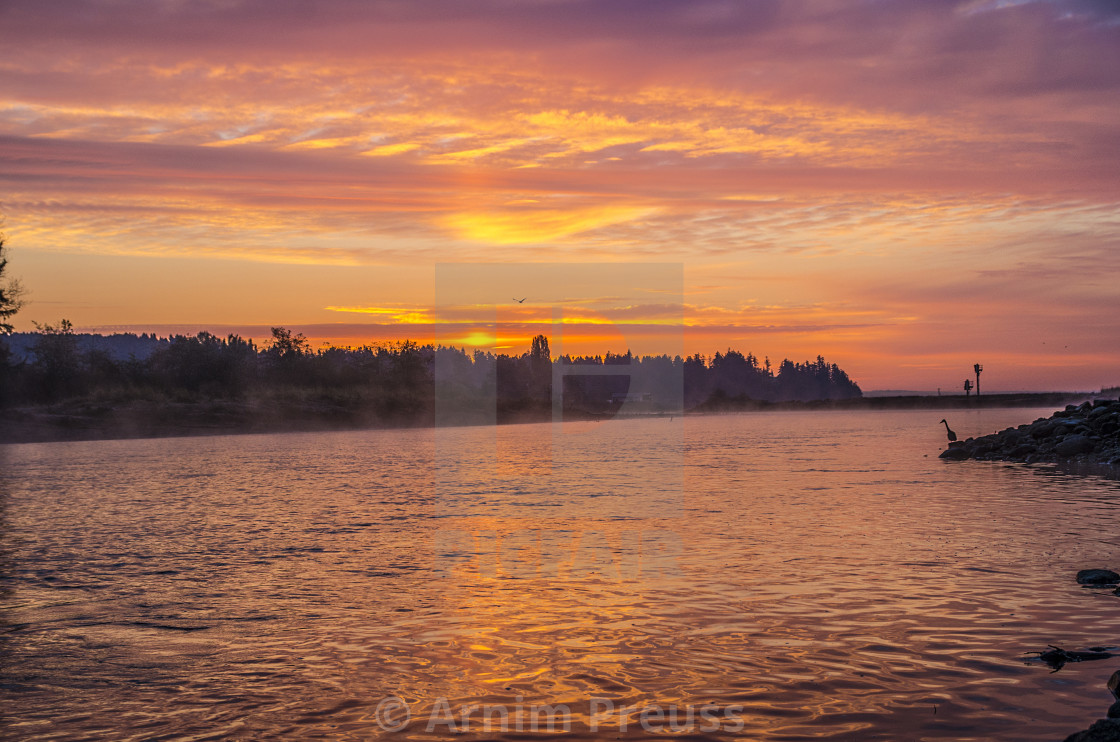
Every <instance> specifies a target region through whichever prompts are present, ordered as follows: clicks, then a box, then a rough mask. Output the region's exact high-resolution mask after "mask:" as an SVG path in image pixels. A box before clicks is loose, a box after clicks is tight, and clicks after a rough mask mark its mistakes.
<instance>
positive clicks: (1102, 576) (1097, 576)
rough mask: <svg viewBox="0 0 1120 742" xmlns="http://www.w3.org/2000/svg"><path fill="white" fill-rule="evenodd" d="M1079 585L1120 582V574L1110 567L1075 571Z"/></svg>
mask: <svg viewBox="0 0 1120 742" xmlns="http://www.w3.org/2000/svg"><path fill="white" fill-rule="evenodd" d="M1077 582H1078V584H1079V585H1115V584H1116V583H1118V582H1120V575H1118V574H1116V573H1115V572H1113V571H1112V570H1111V569H1083V570H1081V571H1080V572H1078V573H1077Z"/></svg>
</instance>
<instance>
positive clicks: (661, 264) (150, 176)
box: [0, 0, 1120, 391]
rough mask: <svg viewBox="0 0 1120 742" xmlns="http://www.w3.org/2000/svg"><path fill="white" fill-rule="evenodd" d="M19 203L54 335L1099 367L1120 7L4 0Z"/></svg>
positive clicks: (1108, 297)
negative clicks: (295, 337) (559, 344)
mask: <svg viewBox="0 0 1120 742" xmlns="http://www.w3.org/2000/svg"><path fill="white" fill-rule="evenodd" d="M0 217H2V218H3V233H4V235H5V238H6V243H7V246H8V248H9V251H10V264H9V267H8V270H9V272H10V273H11V274H12V275H13V276H16V277H19V278H20V279H21V280H22V283H23V284H24V286H25V287H26V289H27V291H28V295H27V298H28V303H27V305H26V307H25V308H24V310H23V311H22V312H21V313H20V314H19V315H17V317H16V327H17V329H21V330H30V329H33V324H32V323H33V322H39V323H55V322H57V321H58V320H59V319H62V318H66V319H69V320H70V321H71V322H73V323H74V325H75V326H76V327H77V328H79V329H85V330H91V331H100V332H110V331H137V332H145V331H154V332H159V333H160V334H167V333H169V332H192V333H193V332H197V331H199V330H204V329H205V330H210V331H214V332H218V333H221V334H224V333H226V332H237V333H239V334H242V335H247V336H253V337H263V336H265V335H267V334H268V328H269V327H270V326H276V325H283V326H285V327H289V328H293V329H296V330H299V331H302V332H304V333H305V334H306V335H308V337H310V338H311V339H312V341H313V344H315V345H321V344H323V343H342V344H361V343H370V342H389V341H393V340H400V339H403V338H406V337H408V338H412V339H417V340H421V341H430V340H432V339H435V340H438V341H440V342H445V343H451V344H456V345H474V346H478V347H489V348H495V349H499V350H502V351H503V352H524V351H526V350H528V344H529V338H530V337H532V336H533V335H535V334H537V332H544V333H545V334H549V335H551V334H552V332H553V331H560V330H561V329H562V330H563V332H564V344H563V348H564V350H565V352H604V351H605V350H607V349H608V348H609V349H612V350H615V351H624V350H626V348H627V347H629V348H630V349H631V350H633V351H634V352H640V353H660V352H670V353H676V352H684V353H690V354H691V353H696V352H699V353H702V354H704V355H711V354H713V353H715V352H716V351H722V350H726V349H727V348H729V347H730V348H735V349H738V350H741V351H742V352H744V353H746V352H752V353H754V354H755V355H756V356H758V357H759V358H762V357H769V358H771V359H772V360H773V361H774V362H775V363H776V362H777V361H778V360H780V359H782V358H790V359H792V360H795V361H803V360H806V359H812V358H815V357H816V356H817V355H818V354H820V355H824V356H825V358H826V359H827V360H829V361H830V362H835V363H837V364H838V365H839V366H840V367H841V368H843V369H845V370H846V371H847V372H848V373H849V375H850V376H851V377H852V378H853V379H855V380H856V381H857V382H858V383H859V384H860V385H861V386H862V387H863V388H864V389H868V390H870V389H924V390H932V389H936V388H942V389H944V390H946V391H949V390H959V389H960V388H961V385H962V383H963V380H964V379H965V378H967V377H970V376H971V375H972V367H973V364H974V363H982V364H983V365H984V374H983V381H982V383H983V385H984V386H985V388H986V389H990V390H992V391H995V390H1020V389H1032V390H1051V389H1061V390H1094V389H1100V388H1101V387H1102V386H1108V385H1115V384H1120V311H1118V309H1120V290H1118V288H1117V287H1118V286H1120V249H1118V248H1120V4H1117V3H1116V2H1112V1H1106V0H1096V1H1094V0H1054V1H1047V0H1034V1H1031V0H1019V1H1015V0H984V1H981V2H977V1H975V0H967V1H961V2H956V1H948V0H929V1H927V2H896V1H892V0H862V1H851V2H839V1H834V0H782V1H781V2H778V1H776V0H756V1H754V2H728V1H725V0H694V1H692V2H685V1H683V0H611V1H610V2H604V1H596V2H591V1H589V0H516V1H515V0H477V1H475V2H455V1H452V0H438V1H437V0H387V1H381V0H370V1H365V2H359V1H358V0H317V1H316V2H313V3H305V2H296V1H295V0H192V1H187V0H52V2H50V3H44V2H39V1H38V0H29V1H23V0H0ZM477 264H487V265H491V266H494V267H495V270H494V271H492V272H491V273H490V274H487V271H486V270H480V269H479V266H478V265H477ZM616 264H624V265H623V266H619V265H616ZM457 266H461V272H460V273H459V274H457V273H456V271H457V270H460V268H459V267H457ZM499 267H500V268H499ZM511 271H512V272H511ZM456 275H461V276H462V283H463V284H465V283H466V282H467V281H468V279H469V280H470V281H471V282H472V284H471V285H472V286H473V287H475V288H476V289H479V290H471V291H466V292H463V291H458V290H456V288H455V287H456V285H457V279H456ZM488 275H489V278H487V276H488ZM595 276H602V277H609V279H610V280H606V279H605V278H604V279H603V280H598V279H595V278H594V277H595ZM666 276H668V277H669V279H666ZM674 276H675V278H673V277H674ZM468 299H469V300H468ZM520 299H524V300H525V301H524V302H521V303H518V302H517V301H516V300H520ZM479 323H481V324H479ZM623 344H624V345H625V346H626V347H622V345H623Z"/></svg>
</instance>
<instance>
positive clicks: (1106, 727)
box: [1065, 719, 1120, 742]
mask: <svg viewBox="0 0 1120 742" xmlns="http://www.w3.org/2000/svg"><path fill="white" fill-rule="evenodd" d="M1065 742H1120V719H1101V720H1100V721H1097V722H1094V723H1093V726H1091V727H1089V728H1088V729H1086V730H1085V731H1084V732H1077V733H1075V734H1071V735H1069V736H1068V737H1066V739H1065Z"/></svg>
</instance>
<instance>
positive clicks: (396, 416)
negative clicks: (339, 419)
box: [0, 320, 861, 422]
mask: <svg viewBox="0 0 1120 742" xmlns="http://www.w3.org/2000/svg"><path fill="white" fill-rule="evenodd" d="M10 340H11V341H12V343H11V344H12V346H13V347H15V349H16V350H15V352H13V351H11V350H9V349H7V348H4V349H3V351H0V370H2V373H3V378H4V383H3V387H2V390H0V404H5V405H8V406H21V405H43V404H52V403H58V402H62V401H65V400H74V399H86V400H92V401H94V402H97V403H103V404H110V405H112V404H126V403H128V402H130V401H133V400H148V401H168V402H195V401H200V400H215V399H218V400H245V399H252V400H256V401H262V400H272V401H274V402H278V403H282V402H284V401H285V400H289V401H290V400H298V401H299V402H300V403H301V404H315V403H322V404H334V405H340V406H349V407H358V408H361V409H363V410H365V411H366V413H368V415H367V416H368V417H371V418H374V419H377V420H382V421H386V422H401V421H414V422H423V421H424V420H426V419H428V418H429V417H431V415H432V414H433V410H434V408H435V405H436V397H437V390H436V388H437V383H438V385H439V388H440V391H439V394H442V395H448V394H450V395H452V397H454V396H455V395H458V396H459V397H460V398H463V399H467V398H477V399H481V400H492V401H494V402H495V403H496V404H497V407H498V411H499V416H502V415H516V414H520V413H534V412H535V413H540V414H544V413H545V412H546V411H548V410H551V409H552V405H553V402H554V400H553V382H554V379H557V378H562V379H563V387H562V390H560V391H561V392H562V393H561V394H560V395H558V397H559V398H561V399H562V400H563V404H564V406H565V407H566V408H569V409H576V410H582V411H584V412H587V413H593V414H599V413H603V412H608V411H610V410H611V409H612V408H617V407H619V406H621V405H622V404H628V405H630V406H631V408H634V409H639V410H644V411H649V412H656V411H659V410H661V411H665V410H679V409H681V408H682V407H683V408H685V409H689V408H697V407H700V408H705V407H706V408H719V407H721V406H725V405H727V404H729V403H731V402H734V401H736V400H738V401H743V400H758V401H784V400H816V399H843V398H850V397H858V396H861V392H860V389H859V387H858V386H857V385H856V384H855V383H854V382H853V381H851V379H849V378H848V376H847V374H846V373H845V372H844V371H843V370H841V369H840V368H839V367H837V366H836V364H829V363H827V362H826V361H825V360H824V359H823V358H821V357H819V356H818V357H817V359H816V360H815V361H810V362H805V363H794V362H792V361H789V360H784V361H782V362H781V363H780V364H779V365H778V367H777V368H776V369H774V368H772V367H771V365H770V362H769V360H768V359H767V360H765V361H763V362H761V363H760V362H759V361H758V360H757V359H756V358H755V356H753V355H751V354H747V355H745V356H744V355H743V354H742V353H740V352H738V351H735V350H728V351H727V352H725V353H716V354H715V355H714V356H711V357H704V356H702V355H700V354H696V355H693V356H690V357H687V358H681V357H680V356H674V357H670V356H667V355H659V356H641V357H639V356H635V355H633V354H631V353H630V352H626V353H625V354H614V353H607V354H606V355H605V356H569V355H565V356H562V357H559V358H556V359H553V358H552V356H551V353H550V350H549V346H548V338H546V337H545V336H543V335H539V336H537V337H536V338H534V339H533V340H532V345H531V347H530V349H529V350H528V351H527V352H525V353H522V354H505V353H502V354H495V353H491V352H483V351H479V350H476V351H473V352H470V351H467V350H465V349H463V348H455V347H446V346H435V345H431V344H424V345H421V344H419V343H416V342H414V341H410V340H405V341H401V342H390V343H381V344H373V345H365V346H361V347H345V348H342V347H326V348H321V349H312V348H311V346H310V343H309V342H308V340H307V339H306V338H305V337H303V336H302V335H300V334H298V333H293V332H291V331H290V330H288V329H285V328H282V327H276V328H273V329H272V337H271V339H270V340H269V341H268V342H266V343H264V344H263V345H261V346H258V345H257V344H256V343H255V342H254V341H253V340H250V339H245V338H242V337H239V336H237V335H228V336H227V337H218V336H216V335H213V334H211V333H208V332H201V333H198V334H197V335H193V336H188V335H174V336H171V337H166V338H158V337H156V336H154V335H146V334H145V335H135V334H127V333H126V334H117V335H109V336H100V335H79V334H77V333H75V332H74V329H73V327H72V325H71V324H70V323H69V322H67V321H66V320H63V321H61V322H59V323H58V324H56V325H43V326H38V332H35V333H22V334H18V335H15V336H12V337H11V338H10ZM0 343H2V341H0ZM589 367H598V368H591V369H590V370H591V371H593V372H594V373H588V371H589ZM614 369H617V372H615V371H614ZM604 372H606V373H604Z"/></svg>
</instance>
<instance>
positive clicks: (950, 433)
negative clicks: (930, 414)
mask: <svg viewBox="0 0 1120 742" xmlns="http://www.w3.org/2000/svg"><path fill="white" fill-rule="evenodd" d="M941 422H943V423H945V418H941ZM945 433H946V435H948V436H949V442H950V443H952V442H953V441H955V440H956V439H957V434H956V433H954V432H953V429H952V428H950V427H949V423H945Z"/></svg>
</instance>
